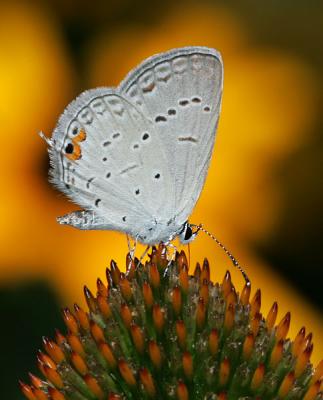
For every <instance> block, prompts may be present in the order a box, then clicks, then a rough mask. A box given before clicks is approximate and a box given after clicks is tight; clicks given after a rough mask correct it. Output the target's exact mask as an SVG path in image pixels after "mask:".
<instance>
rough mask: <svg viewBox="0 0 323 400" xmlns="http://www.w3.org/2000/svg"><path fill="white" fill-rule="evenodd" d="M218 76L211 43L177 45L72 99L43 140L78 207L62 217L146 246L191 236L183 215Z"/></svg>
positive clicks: (57, 177)
mask: <svg viewBox="0 0 323 400" xmlns="http://www.w3.org/2000/svg"><path fill="white" fill-rule="evenodd" d="M222 81H223V66H222V60H221V56H220V54H219V53H218V52H217V51H216V50H213V49H210V48H207V47H184V48H180V49H174V50H171V51H168V52H166V53H162V54H157V55H155V56H153V57H150V58H148V59H147V60H145V61H143V62H142V63H141V64H140V65H139V66H138V67H137V68H135V69H134V70H132V71H131V72H130V73H129V74H128V76H127V77H126V78H125V79H124V80H123V81H122V82H121V84H120V85H119V86H118V87H117V88H105V87H102V88H97V89H92V90H87V91H85V92H83V93H82V94H81V95H80V96H79V97H77V98H76V100H74V101H72V102H71V103H70V104H69V105H68V106H67V108H66V109H65V111H64V112H63V114H62V115H61V117H60V118H59V121H58V124H57V126H56V128H55V130H54V133H53V136H52V138H51V139H46V141H47V143H48V144H49V155H50V163H51V170H50V176H51V181H52V183H53V184H54V185H55V186H57V187H58V188H59V189H60V190H61V191H62V192H64V193H65V194H66V195H67V196H68V197H69V198H71V199H72V200H73V201H74V202H75V203H77V204H79V205H81V206H82V207H83V208H84V210H83V211H76V212H72V213H70V214H67V215H65V216H63V217H60V218H58V221H59V223H61V224H66V225H72V226H74V227H76V228H79V229H101V230H117V231H122V232H125V233H127V234H129V235H131V236H132V237H134V238H135V239H136V240H139V241H140V242H142V243H145V244H149V245H151V244H156V243H159V242H164V243H169V241H171V240H172V239H174V238H175V237H176V236H179V238H180V239H181V241H182V242H183V243H188V242H189V241H191V240H192V239H193V238H194V237H195V235H196V233H197V231H198V230H199V228H197V230H196V231H195V232H194V231H193V230H194V227H196V226H195V225H190V224H189V223H188V217H189V216H190V214H191V213H192V210H193V208H194V206H195V204H196V202H197V200H198V198H199V196H200V193H201V190H202V187H203V185H204V181H205V177H206V174H207V171H208V167H209V163H210V159H211V155H212V151H213V145H214V139H215V131H216V127H217V123H218V119H219V113H220V108H221V97H222Z"/></svg>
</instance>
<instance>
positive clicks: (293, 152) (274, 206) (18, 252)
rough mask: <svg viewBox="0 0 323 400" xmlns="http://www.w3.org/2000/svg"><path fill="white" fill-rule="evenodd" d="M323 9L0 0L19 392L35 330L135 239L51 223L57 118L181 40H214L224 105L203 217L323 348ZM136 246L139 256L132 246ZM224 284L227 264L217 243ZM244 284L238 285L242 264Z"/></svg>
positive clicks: (5, 287) (0, 220) (4, 377)
mask: <svg viewBox="0 0 323 400" xmlns="http://www.w3.org/2000/svg"><path fill="white" fill-rule="evenodd" d="M322 26H323V6H322V4H321V3H319V2H305V1H300V0H294V1H285V2H281V1H280V2H279V1H271V2H259V1H256V0H246V1H244V2H228V1H216V0H213V1H199V2H196V1H181V0H178V1H176V2H173V1H170V0H164V1H159V2H152V1H148V0H137V1H131V0H106V1H99V0H92V1H86V0H78V1H76V0H68V1H65V0H56V1H55V0H48V1H41V2H37V1H33V2H30V1H26V2H14V1H9V0H8V1H1V2H0V163H1V165H0V171H1V174H0V177H1V180H0V198H1V202H0V224H1V225H0V227H1V228H0V246H1V252H0V313H1V314H0V315H1V328H0V343H1V352H0V360H1V362H0V382H1V388H2V389H1V395H0V397H1V398H4V399H12V400H15V399H21V398H22V395H21V394H20V393H19V391H18V388H17V379H18V377H20V378H23V379H26V377H27V371H35V365H36V362H35V355H36V350H37V349H38V348H40V347H41V336H42V335H49V336H53V334H54V327H58V328H61V327H62V322H61V318H60V307H61V306H62V305H65V304H67V305H71V304H73V302H74V301H77V302H79V303H80V304H83V299H82V286H83V284H84V283H87V284H88V286H89V287H90V288H92V289H93V290H95V281H96V278H97V277H98V276H100V277H101V278H104V271H105V267H106V266H107V265H108V262H109V260H110V258H114V259H115V260H116V261H117V262H118V263H119V265H120V267H122V268H124V263H125V253H126V250H127V246H126V240H125V237H124V236H123V235H121V234H118V233H113V232H80V231H77V230H73V229H72V228H67V227H62V226H59V225H58V224H56V222H55V217H56V216H58V215H61V214H63V213H66V212H69V211H71V210H73V209H75V208H76V207H75V206H74V205H72V204H71V203H70V202H69V201H67V199H66V198H64V196H62V195H61V194H59V193H58V192H57V191H55V190H54V189H53V188H52V187H51V186H50V185H49V183H48V182H47V171H48V157H47V153H46V147H45V145H44V143H43V142H42V141H41V140H40V138H39V137H38V135H37V133H38V132H39V131H40V130H42V131H44V132H45V133H46V134H47V135H50V134H51V131H52V130H53V128H54V126H55V123H56V120H57V117H58V116H59V114H60V113H61V112H62V111H63V109H64V107H65V106H66V105H67V103H68V102H69V101H71V100H72V99H73V98H74V97H75V96H76V95H77V94H79V93H80V92H81V91H83V90H85V89H88V88H91V87H95V86H101V85H107V86H113V85H117V84H118V82H119V81H120V80H121V79H122V77H123V76H124V75H125V74H126V72H127V71H128V70H129V69H130V68H132V67H134V66H135V65H136V64H137V63H138V62H140V61H141V60H142V59H143V58H145V57H147V56H150V55H152V54H154V53H157V52H160V51H164V50H167V49H170V48H173V47H179V46H184V45H204V46H211V47H215V48H217V49H219V50H220V51H221V53H222V55H223V59H224V64H225V83H224V99H223V111H222V115H221V119H220V125H219V130H218V137H217V141H216V147H215V153H214V157H213V160H212V163H211V168H210V172H209V175H208V178H207V182H206V185H205V189H204V191H203V194H202V196H201V198H200V201H199V202H198V205H197V207H196V209H195V211H194V213H193V215H192V218H191V221H192V222H195V223H200V222H203V223H204V226H205V227H206V228H207V229H209V230H210V231H211V232H213V233H215V234H216V235H217V236H218V237H219V238H220V239H221V240H222V241H223V242H224V243H225V244H226V245H227V246H228V247H229V248H230V249H231V250H232V252H233V253H234V254H235V255H236V256H237V258H238V259H239V260H240V261H241V263H242V264H243V265H245V266H246V269H247V271H248V274H249V276H250V277H251V279H252V282H253V288H254V290H255V289H256V288H257V287H261V288H262V293H263V299H262V302H263V310H264V312H265V313H267V311H268V309H269V308H270V306H271V304H272V303H273V301H275V300H277V301H278V302H279V305H280V312H279V315H280V317H282V316H283V315H284V314H285V313H286V311H288V310H290V311H291V312H292V324H291V336H292V337H293V335H295V334H296V333H297V332H298V330H299V329H300V328H301V326H303V325H306V326H307V328H308V331H313V333H314V354H313V361H314V362H315V361H318V360H319V359H320V358H322V356H323V350H322V349H323V344H322V332H323V317H322V312H321V309H322V306H323V296H322V282H323V279H322V278H323V275H322V263H321V261H322V259H321V255H320V237H319V221H320V220H322V219H321V218H320V217H321V216H322V215H320V209H319V205H320V204H322V181H321V179H320V176H319V173H320V159H321V154H322V145H321V142H322V135H321V131H322V128H323V114H322V105H323V101H322V100H323V94H322V92H323V91H322V85H323V79H322V74H323V30H322ZM138 251H139V252H140V249H139V250H138ZM205 255H206V256H208V258H209V260H210V263H211V266H212V274H213V278H214V279H220V280H222V277H223V274H224V272H225V270H226V269H227V268H231V266H230V263H229V261H228V260H227V259H226V258H225V257H224V256H223V255H222V254H221V252H220V251H219V250H218V249H217V248H216V247H215V245H214V243H213V242H211V240H210V239H208V238H207V237H203V236H202V235H200V236H199V238H198V239H196V241H195V242H194V243H193V244H192V246H191V261H192V264H194V262H195V261H196V260H198V259H199V260H201V259H202V258H203V257H204V256H205ZM231 272H232V275H233V278H234V281H235V282H236V286H237V288H238V289H240V288H241V286H242V284H243V281H242V278H241V276H240V275H239V274H238V273H237V272H236V271H232V269H231Z"/></svg>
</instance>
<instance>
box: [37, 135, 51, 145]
mask: <svg viewBox="0 0 323 400" xmlns="http://www.w3.org/2000/svg"><path fill="white" fill-rule="evenodd" d="M38 135H39V136H40V137H41V138H42V139H43V140H45V142H46V143H47V144H48V146H49V147H53V142H52V141H51V139H48V137H47V136H45V134H44V132H42V131H40V132H39V133H38Z"/></svg>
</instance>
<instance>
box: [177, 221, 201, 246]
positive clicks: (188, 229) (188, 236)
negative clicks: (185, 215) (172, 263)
mask: <svg viewBox="0 0 323 400" xmlns="http://www.w3.org/2000/svg"><path fill="white" fill-rule="evenodd" d="M199 230H200V227H199V226H197V225H191V224H190V223H189V222H188V221H186V222H185V223H184V224H183V226H182V229H181V231H180V233H179V235H178V236H179V239H180V241H181V242H182V243H183V244H187V243H190V242H192V241H193V240H194V239H195V238H196V236H197V234H198V232H199Z"/></svg>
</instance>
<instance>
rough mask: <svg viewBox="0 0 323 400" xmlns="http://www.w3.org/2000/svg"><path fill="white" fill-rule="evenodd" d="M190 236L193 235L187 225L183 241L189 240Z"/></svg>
mask: <svg viewBox="0 0 323 400" xmlns="http://www.w3.org/2000/svg"><path fill="white" fill-rule="evenodd" d="M192 235H193V231H192V228H191V227H190V226H189V225H187V228H186V231H185V235H184V240H190V239H191V237H192Z"/></svg>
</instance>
